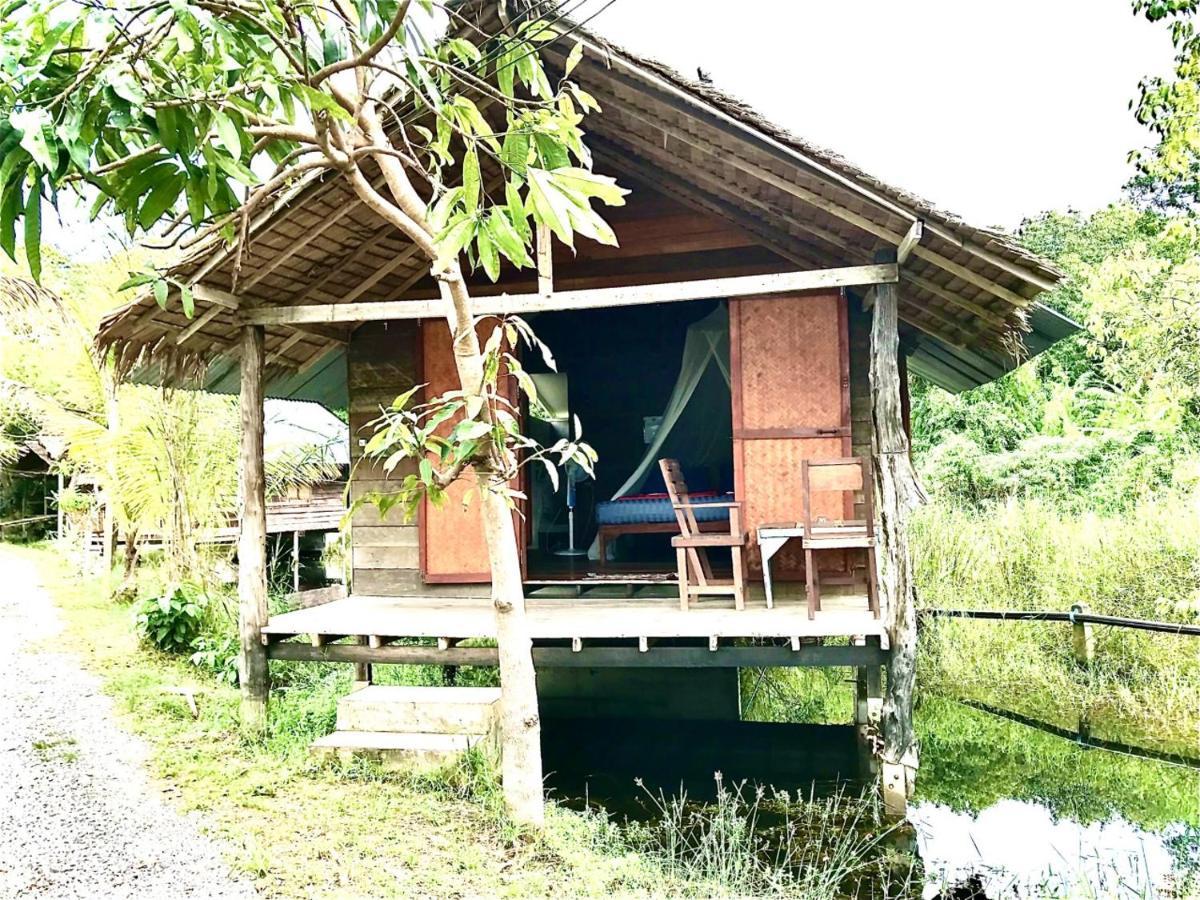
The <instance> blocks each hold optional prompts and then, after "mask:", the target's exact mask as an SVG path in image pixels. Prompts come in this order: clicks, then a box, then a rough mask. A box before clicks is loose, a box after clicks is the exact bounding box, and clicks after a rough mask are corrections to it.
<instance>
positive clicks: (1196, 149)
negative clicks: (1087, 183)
mask: <svg viewBox="0 0 1200 900" xmlns="http://www.w3.org/2000/svg"><path fill="white" fill-rule="evenodd" d="M1197 9H1200V0H1133V11H1134V12H1135V13H1137V14H1141V15H1144V16H1145V17H1146V18H1147V19H1148V20H1149V21H1151V22H1161V23H1163V24H1164V25H1167V26H1169V28H1170V31H1171V43H1172V45H1173V46H1174V47H1175V67H1174V71H1173V72H1172V73H1171V76H1170V77H1167V78H1162V77H1151V78H1145V79H1143V80H1142V82H1141V84H1140V85H1139V86H1138V87H1139V90H1140V97H1139V99H1138V101H1137V104H1136V106H1135V113H1136V115H1137V119H1138V121H1139V122H1141V123H1142V124H1143V125H1145V126H1147V127H1148V128H1149V129H1150V130H1151V131H1152V132H1153V134H1154V136H1155V139H1156V141H1157V143H1156V144H1155V146H1154V147H1152V148H1151V149H1149V150H1148V151H1143V152H1135V153H1134V154H1133V159H1134V161H1135V162H1136V163H1137V167H1138V174H1137V176H1136V177H1135V178H1134V180H1133V181H1132V183H1131V184H1130V188H1131V189H1132V191H1133V194H1134V196H1135V197H1137V198H1139V199H1141V200H1144V201H1147V202H1148V203H1150V204H1152V205H1155V206H1158V207H1160V208H1163V209H1167V210H1182V211H1185V212H1188V213H1191V214H1194V213H1195V212H1197V211H1198V210H1200V34H1197V32H1196V21H1195V18H1196V12H1197Z"/></svg>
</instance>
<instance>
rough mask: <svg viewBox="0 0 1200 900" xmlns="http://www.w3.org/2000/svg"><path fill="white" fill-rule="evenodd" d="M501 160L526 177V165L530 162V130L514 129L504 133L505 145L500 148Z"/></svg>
mask: <svg viewBox="0 0 1200 900" xmlns="http://www.w3.org/2000/svg"><path fill="white" fill-rule="evenodd" d="M500 161H501V162H502V163H503V164H504V165H506V166H507V167H508V168H510V169H512V170H513V171H514V172H516V173H517V174H518V175H520V176H522V177H524V176H525V167H526V165H528V163H529V132H527V131H523V130H521V129H514V130H512V131H509V132H508V134H506V135H504V145H503V146H502V147H501V148H500Z"/></svg>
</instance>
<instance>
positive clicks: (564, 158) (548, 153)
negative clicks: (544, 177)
mask: <svg viewBox="0 0 1200 900" xmlns="http://www.w3.org/2000/svg"><path fill="white" fill-rule="evenodd" d="M533 141H534V143H535V144H536V145H537V150H538V156H539V157H540V158H541V161H542V168H544V169H560V168H564V167H566V166H569V165H571V158H570V157H569V156H568V155H567V148H566V147H564V146H563V145H562V144H561V143H560V142H559V141H558V139H557V138H555V137H553V136H552V135H549V134H546V133H545V132H541V131H539V132H537V133H535V134H534V136H533Z"/></svg>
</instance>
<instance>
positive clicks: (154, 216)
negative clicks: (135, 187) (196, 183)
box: [138, 172, 186, 230]
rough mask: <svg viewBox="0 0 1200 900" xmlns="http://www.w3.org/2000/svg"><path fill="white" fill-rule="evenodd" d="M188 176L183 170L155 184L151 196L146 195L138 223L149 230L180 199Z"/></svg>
mask: <svg viewBox="0 0 1200 900" xmlns="http://www.w3.org/2000/svg"><path fill="white" fill-rule="evenodd" d="M185 180H186V176H184V174H183V173H182V172H177V173H176V174H174V175H172V176H171V177H169V178H166V179H164V180H163V181H160V182H159V183H158V184H156V185H155V186H154V190H152V191H151V192H150V194H149V196H147V197H146V200H145V202H144V203H143V204H142V208H141V209H140V210H139V211H138V224H139V225H141V226H142V228H144V229H147V230H149V229H150V228H151V226H153V225H154V223H155V222H157V221H158V220H159V219H160V218H162V215H163V213H165V212H166V211H167V210H168V209H170V208H171V206H172V205H173V204H174V203H175V201H176V200H177V199H179V192H180V191H181V190H183V185H184V182H185Z"/></svg>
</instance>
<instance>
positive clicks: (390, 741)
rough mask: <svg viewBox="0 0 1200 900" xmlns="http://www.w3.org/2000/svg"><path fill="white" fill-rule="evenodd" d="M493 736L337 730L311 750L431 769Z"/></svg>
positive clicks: (405, 768) (410, 768)
mask: <svg viewBox="0 0 1200 900" xmlns="http://www.w3.org/2000/svg"><path fill="white" fill-rule="evenodd" d="M489 740H490V738H489V737H488V736H486V735H482V734H403V733H400V732H395V731H335V732H334V733H333V734H328V735H326V736H325V737H323V738H318V739H317V740H315V741H313V743H312V745H311V746H310V748H309V750H310V752H311V753H312V754H313V755H314V756H317V757H319V758H323V759H339V760H341V761H343V762H350V761H351V760H352V759H355V758H367V759H374V760H375V761H376V762H378V763H379V764H380V765H381V766H383V768H385V769H393V770H402V771H405V772H413V771H431V770H434V769H440V768H442V767H443V766H446V765H449V764H451V763H453V762H455V761H456V760H457V759H458V758H459V757H460V756H461V755H462V754H463V753H465V752H466V751H467V750H468V749H469V748H471V747H475V746H482V745H484V744H486V743H488V742H489Z"/></svg>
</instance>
